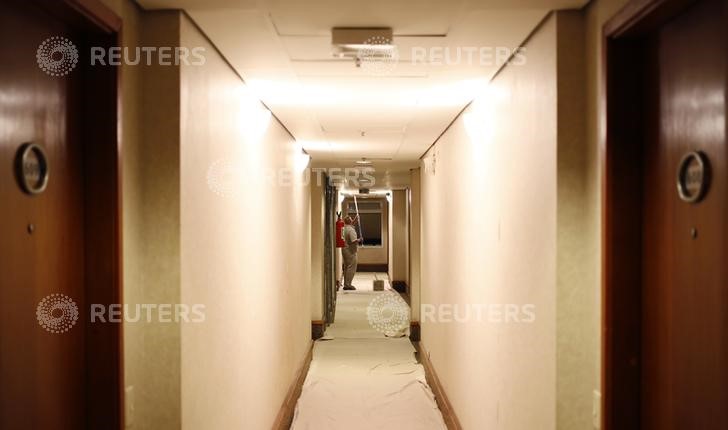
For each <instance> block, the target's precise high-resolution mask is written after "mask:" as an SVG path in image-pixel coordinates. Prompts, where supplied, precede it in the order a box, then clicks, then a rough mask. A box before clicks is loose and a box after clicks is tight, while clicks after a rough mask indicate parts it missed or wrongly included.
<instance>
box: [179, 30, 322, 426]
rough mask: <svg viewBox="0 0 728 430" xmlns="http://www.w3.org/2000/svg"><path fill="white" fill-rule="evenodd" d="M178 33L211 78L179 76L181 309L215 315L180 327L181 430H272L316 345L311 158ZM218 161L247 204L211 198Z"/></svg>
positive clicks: (210, 57) (195, 40)
mask: <svg viewBox="0 0 728 430" xmlns="http://www.w3.org/2000/svg"><path fill="white" fill-rule="evenodd" d="M180 33H181V36H180V38H181V45H182V46H189V47H195V46H203V47H205V48H206V64H205V65H204V66H202V67H195V66H183V67H181V106H182V116H181V132H182V135H181V160H182V163H181V189H182V194H181V235H182V240H181V249H182V252H181V261H182V284H181V293H182V294H181V298H182V301H183V302H184V303H190V304H193V303H202V304H205V306H206V309H207V318H206V321H205V322H204V323H202V324H183V325H182V425H183V428H187V429H204V428H216V429H226V428H255V429H265V428H270V427H271V425H272V424H273V421H274V419H275V417H276V414H277V412H278V410H279V408H280V407H281V404H282V403H283V399H284V397H285V395H286V393H287V390H288V388H289V386H290V384H291V383H292V382H293V380H294V377H295V374H296V372H297V371H298V369H299V368H300V366H301V365H302V364H303V359H304V357H305V355H306V353H307V351H308V348H309V347H310V342H311V319H310V317H311V308H310V297H311V293H310V286H309V282H310V279H311V242H310V234H311V230H310V226H311V220H310V206H309V205H310V190H309V188H308V182H307V181H306V180H305V178H304V175H303V170H302V169H297V168H296V158H297V154H298V155H300V154H301V150H300V148H298V147H297V146H296V145H295V142H294V140H293V139H292V137H291V136H290V135H289V134H288V132H287V131H286V130H285V129H284V128H283V127H282V126H281V125H280V124H279V123H278V122H277V121H276V120H275V119H274V118H272V117H271V115H270V113H269V112H268V110H267V109H266V108H265V107H264V106H263V105H262V104H261V103H260V102H259V101H257V99H255V98H254V97H252V96H251V95H250V94H249V93H248V92H247V91H246V87H245V85H244V83H243V82H242V80H241V79H240V78H239V76H238V75H236V74H235V73H234V72H233V71H232V69H231V68H230V66H229V65H228V64H227V63H226V62H225V61H224V60H223V58H222V57H221V56H220V55H219V54H218V53H217V52H216V51H215V49H214V48H213V47H212V46H211V45H210V43H209V42H208V41H207V39H206V38H204V37H203V36H202V35H201V34H200V32H199V31H198V29H197V27H195V26H194V25H193V24H192V23H191V22H190V21H189V20H188V19H187V18H186V17H184V16H183V17H182V22H181V32H180ZM217 160H227V161H229V162H230V163H231V165H232V166H234V168H236V169H241V170H240V172H241V174H240V175H239V177H238V175H234V176H233V178H234V179H233V185H234V187H235V188H234V189H236V190H237V189H239V192H234V193H233V194H232V195H227V196H220V195H217V194H215V193H213V192H212V191H211V190H210V188H209V187H208V183H207V180H206V177H207V175H208V172H209V169H210V168H211V166H213V163H215V162H216V161H217ZM261 169H272V170H273V171H280V170H278V169H289V170H288V171H289V172H293V176H292V180H291V181H290V182H289V181H288V180H285V181H284V182H280V183H276V182H268V180H267V179H266V175H264V173H265V171H262V170H261ZM268 177H269V176H268ZM238 187H239V188H238ZM292 214H296V222H295V223H292V222H291V215H292Z"/></svg>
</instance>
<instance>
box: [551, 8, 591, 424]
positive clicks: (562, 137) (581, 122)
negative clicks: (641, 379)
mask: <svg viewBox="0 0 728 430" xmlns="http://www.w3.org/2000/svg"><path fill="white" fill-rule="evenodd" d="M556 20H557V27H558V35H557V39H558V48H557V49H558V59H557V61H558V65H557V67H558V73H557V75H558V142H559V144H558V161H557V166H558V189H557V193H558V197H557V200H558V203H557V206H558V217H557V219H558V224H557V232H558V233H557V275H556V276H557V277H556V279H557V315H556V324H557V330H556V333H557V363H556V366H557V368H556V374H557V381H556V393H557V427H558V428H559V429H583V428H590V427H591V422H592V416H591V414H592V394H591V393H592V392H593V390H595V389H597V388H598V385H594V375H595V373H596V372H597V368H596V366H597V361H596V358H595V357H596V355H597V353H598V336H594V334H595V329H597V327H596V326H595V323H597V321H598V320H597V319H596V318H595V315H596V314H598V312H597V313H596V314H595V311H596V310H595V309H594V306H593V305H594V303H593V298H594V297H595V295H594V292H595V291H596V288H597V286H598V284H597V278H596V274H597V272H598V268H597V266H596V265H595V263H596V260H595V259H594V255H595V252H596V251H597V250H596V244H597V243H596V239H597V237H595V236H594V235H592V234H590V233H591V229H590V226H591V222H592V219H591V218H590V217H589V203H590V198H589V194H590V193H589V190H588V189H587V187H586V185H587V175H588V171H589V170H588V169H589V167H590V166H589V164H588V163H587V162H586V159H587V153H588V148H587V145H586V144H585V137H586V127H585V122H586V118H585V117H584V107H585V97H584V87H585V85H586V84H585V78H586V73H585V61H584V52H585V51H584V49H585V47H584V19H583V16H582V13H581V12H580V11H563V12H558V13H557V14H556Z"/></svg>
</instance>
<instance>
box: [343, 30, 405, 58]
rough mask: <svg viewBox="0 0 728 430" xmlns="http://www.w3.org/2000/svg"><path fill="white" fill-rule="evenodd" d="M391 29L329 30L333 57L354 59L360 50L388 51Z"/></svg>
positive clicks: (391, 48) (391, 45) (390, 46)
mask: <svg viewBox="0 0 728 430" xmlns="http://www.w3.org/2000/svg"><path fill="white" fill-rule="evenodd" d="M392 37H393V36H392V28H391V27H372V28H367V27H334V28H333V29H331V44H332V45H333V47H334V50H333V53H334V56H337V57H339V58H356V57H357V56H358V55H359V52H360V51H361V50H365V49H366V50H372V51H374V50H381V51H390V50H393V49H395V46H394V44H393V43H392Z"/></svg>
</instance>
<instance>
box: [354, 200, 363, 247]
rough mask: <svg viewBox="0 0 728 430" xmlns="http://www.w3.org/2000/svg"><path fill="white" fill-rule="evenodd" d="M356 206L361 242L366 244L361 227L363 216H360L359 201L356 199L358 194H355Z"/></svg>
mask: <svg viewBox="0 0 728 430" xmlns="http://www.w3.org/2000/svg"><path fill="white" fill-rule="evenodd" d="M354 207H355V208H356V223H357V224H359V236H360V238H361V243H362V245H364V231H363V230H362V228H361V217H360V216H359V203H358V202H357V201H356V194H354Z"/></svg>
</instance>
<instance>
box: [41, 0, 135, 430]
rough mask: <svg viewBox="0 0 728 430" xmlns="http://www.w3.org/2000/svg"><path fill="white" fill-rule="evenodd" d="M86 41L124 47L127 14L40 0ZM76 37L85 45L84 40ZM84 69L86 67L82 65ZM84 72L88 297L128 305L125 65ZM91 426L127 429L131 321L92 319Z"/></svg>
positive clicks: (90, 0)
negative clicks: (126, 355)
mask: <svg viewBox="0 0 728 430" xmlns="http://www.w3.org/2000/svg"><path fill="white" fill-rule="evenodd" d="M34 3H35V4H36V5H37V6H38V7H39V8H40V9H42V10H45V11H47V12H48V13H50V14H52V15H53V16H55V17H56V18H57V19H59V20H61V21H63V22H65V23H67V24H69V25H70V26H72V27H73V28H74V29H75V30H74V31H75V32H77V33H79V34H80V35H81V36H80V37H81V38H82V43H81V46H80V49H84V47H86V46H106V47H110V46H123V45H122V23H123V22H122V19H121V18H120V17H119V16H118V15H116V13H114V12H113V11H112V10H111V9H109V8H108V7H107V6H105V5H104V4H103V3H101V2H100V1H99V0H62V1H58V0H35V1H34ZM75 42H79V41H78V40H76V41H75ZM79 65H80V66H81V64H79ZM75 73H84V76H83V82H84V85H83V88H84V89H85V90H84V91H83V93H82V96H81V99H82V104H83V108H82V110H81V114H82V115H83V127H81V132H82V139H83V158H84V162H83V165H84V178H85V181H84V188H83V196H84V217H85V221H84V237H85V239H84V259H85V264H84V296H85V297H84V302H85V303H87V304H88V303H99V304H106V305H109V304H116V303H118V304H121V303H123V295H122V292H123V260H122V256H123V253H122V246H121V244H122V213H123V212H122V179H121V172H122V135H121V129H122V128H121V108H122V104H121V67H111V66H109V67H95V68H93V70H91V67H90V66H89V65H85V67H79V70H77V71H75ZM84 331H85V333H84V336H85V342H86V345H85V348H84V349H85V371H86V375H85V381H84V391H85V399H84V405H85V407H86V413H85V415H86V428H109V429H119V430H122V429H123V428H124V362H123V324H117V323H106V324H98V323H97V324H93V325H92V324H91V323H90V322H89V321H86V326H85V327H84Z"/></svg>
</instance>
